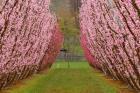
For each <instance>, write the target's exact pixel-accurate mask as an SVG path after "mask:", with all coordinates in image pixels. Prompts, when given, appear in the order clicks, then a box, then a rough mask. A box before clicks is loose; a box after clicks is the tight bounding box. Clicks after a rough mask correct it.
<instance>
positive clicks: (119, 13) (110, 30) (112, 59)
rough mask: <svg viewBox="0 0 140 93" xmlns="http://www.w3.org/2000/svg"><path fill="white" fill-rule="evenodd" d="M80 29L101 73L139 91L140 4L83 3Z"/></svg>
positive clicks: (118, 0) (124, 0) (129, 0)
mask: <svg viewBox="0 0 140 93" xmlns="http://www.w3.org/2000/svg"><path fill="white" fill-rule="evenodd" d="M80 25H81V34H84V35H85V36H86V39H87V48H88V50H89V51H90V53H91V54H92V55H94V57H95V58H96V60H97V62H96V63H98V66H99V67H100V68H102V71H103V72H104V73H105V74H108V75H111V76H112V77H113V78H115V79H120V80H123V81H125V82H126V83H127V84H129V85H130V86H131V87H132V88H135V89H137V90H140V32H139V31H140V1H139V0H82V6H81V9H80Z"/></svg>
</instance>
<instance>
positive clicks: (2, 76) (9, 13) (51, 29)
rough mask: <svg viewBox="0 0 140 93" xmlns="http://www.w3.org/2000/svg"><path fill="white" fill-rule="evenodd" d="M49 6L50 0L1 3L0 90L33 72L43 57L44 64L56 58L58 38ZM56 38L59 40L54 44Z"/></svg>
mask: <svg viewBox="0 0 140 93" xmlns="http://www.w3.org/2000/svg"><path fill="white" fill-rule="evenodd" d="M49 5H50V0H3V5H2V6H1V11H0V88H3V87H5V86H7V85H9V84H10V83H12V82H14V81H16V80H19V79H23V78H26V77H27V76H29V75H31V74H33V73H36V72H37V71H38V70H39V69H41V68H40V67H42V66H41V65H42V63H43V62H42V61H43V60H44V56H45V55H46V54H48V59H47V60H48V62H53V61H54V59H55V58H56V55H57V54H58V51H59V50H58V49H59V48H60V45H61V43H62V35H61V33H60V31H59V28H58V27H57V21H56V18H55V17H54V16H53V15H52V14H51V12H50V9H49ZM57 36H58V38H59V39H58V42H55V40H56V39H57V38H56V37H57ZM51 46H52V47H54V48H56V49H52V47H51ZM54 52H56V54H53V53H54ZM49 57H50V58H49ZM45 65H48V63H46V64H45Z"/></svg>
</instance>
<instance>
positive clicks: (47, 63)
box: [41, 25, 64, 69]
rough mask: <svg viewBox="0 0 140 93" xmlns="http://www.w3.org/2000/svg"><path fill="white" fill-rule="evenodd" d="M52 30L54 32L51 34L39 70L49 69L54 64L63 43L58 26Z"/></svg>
mask: <svg viewBox="0 0 140 93" xmlns="http://www.w3.org/2000/svg"><path fill="white" fill-rule="evenodd" d="M54 30H55V32H54V34H53V37H52V39H51V42H50V43H49V47H48V49H47V50H46V54H45V55H44V58H43V61H42V63H41V69H44V68H46V67H51V65H52V64H53V62H55V59H56V57H57V55H58V54H59V52H60V48H61V46H62V44H63V41H64V40H63V34H62V33H61V31H60V28H59V26H58V25H56V26H55V28H54Z"/></svg>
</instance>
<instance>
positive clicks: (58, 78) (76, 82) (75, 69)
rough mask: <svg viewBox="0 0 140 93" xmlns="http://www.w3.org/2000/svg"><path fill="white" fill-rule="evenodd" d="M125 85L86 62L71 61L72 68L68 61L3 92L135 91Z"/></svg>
mask: <svg viewBox="0 0 140 93" xmlns="http://www.w3.org/2000/svg"><path fill="white" fill-rule="evenodd" d="M46 73H47V74H46ZM114 83H115V84H114ZM124 87H125V86H124V85H123V84H122V83H121V82H119V81H112V80H110V78H109V77H106V76H104V75H103V74H102V73H100V72H99V71H96V70H93V69H91V68H89V66H88V64H87V63H86V62H79V63H71V67H70V68H67V63H62V62H61V63H60V62H58V63H56V64H55V65H54V66H53V68H52V69H51V70H50V71H48V72H45V71H44V72H42V73H40V74H38V75H34V76H33V77H30V78H28V79H26V80H24V81H22V82H20V83H18V84H17V85H15V86H13V88H10V89H8V91H3V92H2V93H134V92H131V90H128V89H125V88H124Z"/></svg>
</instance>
